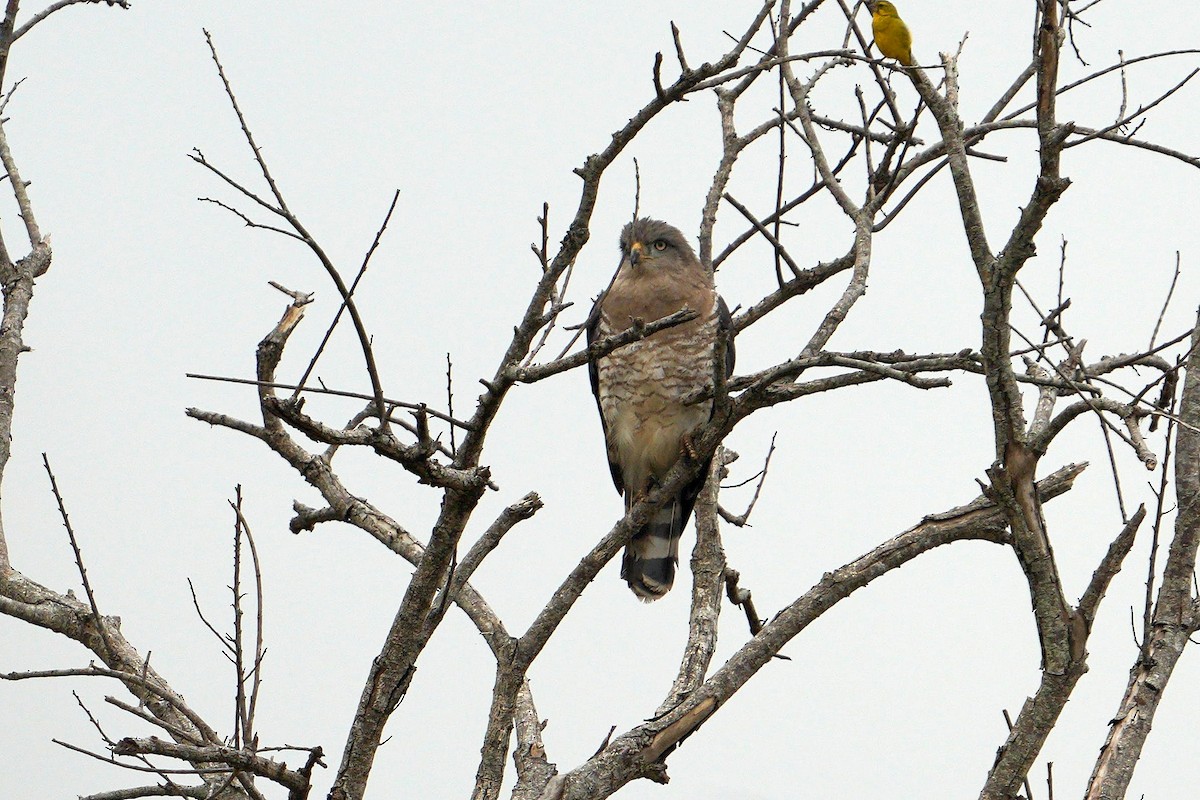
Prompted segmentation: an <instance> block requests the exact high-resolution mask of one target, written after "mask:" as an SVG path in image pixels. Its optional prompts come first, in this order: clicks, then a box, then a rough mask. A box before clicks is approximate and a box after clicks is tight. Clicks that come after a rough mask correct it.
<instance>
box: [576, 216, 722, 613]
mask: <svg viewBox="0 0 1200 800" xmlns="http://www.w3.org/2000/svg"><path fill="white" fill-rule="evenodd" d="M684 308H689V309H691V310H693V311H696V312H697V313H698V314H699V315H700V316H699V317H698V318H697V319H694V320H690V321H688V322H685V323H683V324H682V325H676V326H675V327H672V328H666V329H664V330H661V331H658V332H657V333H655V334H653V335H651V336H648V337H646V338H645V339H643V340H641V341H638V342H634V343H633V344H628V345H625V346H623V347H619V348H617V349H616V350H614V351H613V352H611V353H609V354H608V355H606V356H603V357H601V358H598V359H595V360H594V361H593V362H592V363H591V365H590V367H589V371H590V374H591V379H592V392H593V393H594V394H595V395H596V404H597V405H598V406H599V407H600V421H601V424H602V425H603V427H604V442H605V445H606V447H607V449H608V466H609V469H610V470H611V471H612V478H613V483H615V484H616V485H617V491H618V492H620V493H621V494H622V495H624V496H625V508H626V510H628V509H629V508H631V507H632V506H633V504H634V503H635V502H636V501H637V500H639V499H641V498H642V497H644V496H645V494H646V493H647V492H648V491H649V490H650V489H651V488H652V487H653V486H654V485H655V484H656V483H657V482H658V481H660V480H662V478H663V477H664V476H665V475H666V474H667V471H668V470H670V469H671V467H672V466H674V464H675V461H676V460H677V459H678V458H679V456H680V454H681V453H683V452H684V451H685V450H686V449H690V447H691V441H690V438H689V437H690V436H691V434H692V432H693V431H695V430H696V428H698V427H699V426H700V425H703V424H704V423H705V422H707V421H708V419H709V417H710V416H711V415H712V399H711V398H708V399H704V400H699V401H697V400H696V399H695V396H696V395H697V394H698V393H699V392H698V390H702V389H704V388H705V387H710V386H712V381H713V358H714V354H715V352H716V349H717V342H718V340H719V339H724V340H725V343H726V346H725V364H724V367H725V374H726V375H727V376H728V375H730V374H731V373H732V372H733V341H732V337H731V336H729V331H730V318H729V309H728V307H726V305H725V301H724V300H722V299H721V297H720V295H718V294H717V292H716V289H714V288H713V279H712V274H711V273H710V272H709V271H708V270H707V269H705V268H704V266H703V265H701V263H700V260H699V259H698V258H696V254H695V252H693V251H692V248H691V246H690V245H689V244H688V243H687V240H686V239H684V238H683V234H682V233H680V232H679V230H678V229H676V228H673V227H671V226H670V225H668V224H666V223H665V222H659V221H658V220H654V219H647V218H642V219H639V220H637V221H635V222H631V223H629V224H628V225H626V226H625V229H624V230H623V231H621V266H620V268H619V269H618V270H617V274H616V276H615V277H614V278H613V281H612V284H611V285H610V286H609V288H608V290H607V291H605V293H604V294H602V295H601V296H600V297H599V299H597V300H596V305H595V307H593V309H592V313H591V315H590V317H589V322H588V329H587V333H588V342H589V343H591V342H594V341H596V340H597V339H601V338H603V337H605V336H609V335H611V334H614V333H620V332H621V331H623V330H625V329H627V328H628V327H629V326H630V325H632V324H633V322H634V320H641V321H642V322H653V321H654V320H657V319H661V318H662V317H666V316H669V315H671V314H674V313H675V312H676V311H680V310H682V309H684ZM688 400H691V402H688ZM707 474H708V470H707V469H704V470H701V471H700V473H699V474H698V475H697V476H696V479H695V480H694V481H692V482H691V483H689V484H688V485H687V486H685V487H683V489H681V490H680V492H679V494H677V495H676V496H675V497H674V498H672V499H671V500H669V501H667V503H666V505H665V506H663V507H662V508H660V509H659V510H658V511H656V512H655V513H654V516H652V517H651V518H650V521H649V522H648V523H646V525H645V527H643V528H642V529H641V530H639V531H638V532H637V533H635V534H634V535H633V538H632V539H631V540H630V542H629V545H628V546H627V547H626V548H625V556H624V558H623V559H622V561H621V577H622V578H624V579H625V580H626V581H627V582H628V583H629V588H630V589H632V590H633V593H634V594H636V595H637V596H638V597H639V598H641V599H642V600H645V601H647V602H649V601H651V600H657V599H658V598H660V597H662V596H663V595H664V594H666V593H667V592H668V591H669V590H670V589H671V583H672V581H673V580H674V579H675V565H676V564H677V563H678V561H679V537H680V535H681V534H682V533H683V528H684V526H685V525H686V524H687V521H688V518H689V517H690V516H691V515H692V506H694V505H695V503H696V495H698V494H699V493H700V488H701V487H702V486H703V485H704V479H705V477H706V476H707Z"/></svg>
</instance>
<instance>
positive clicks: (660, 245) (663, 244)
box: [654, 239, 667, 252]
mask: <svg viewBox="0 0 1200 800" xmlns="http://www.w3.org/2000/svg"><path fill="white" fill-rule="evenodd" d="M654 249H655V250H658V251H660V252H661V251H663V250H666V249H667V243H666V242H664V241H663V240H662V239H659V240H658V241H657V242H655V243H654Z"/></svg>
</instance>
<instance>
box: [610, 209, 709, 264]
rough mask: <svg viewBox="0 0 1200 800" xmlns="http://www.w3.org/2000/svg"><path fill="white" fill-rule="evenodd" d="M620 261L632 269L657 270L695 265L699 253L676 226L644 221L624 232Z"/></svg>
mask: <svg viewBox="0 0 1200 800" xmlns="http://www.w3.org/2000/svg"><path fill="white" fill-rule="evenodd" d="M621 260H622V262H624V261H626V260H628V261H629V263H630V265H631V266H633V267H635V268H637V267H644V268H646V269H656V268H665V267H671V266H675V265H678V264H681V263H685V262H694V261H696V253H695V251H694V250H692V246H691V245H690V244H688V242H687V239H685V238H684V236H683V234H682V233H680V231H679V229H678V228H676V227H674V226H673V225H668V224H667V223H665V222H662V221H660V220H657V219H650V218H649V217H642V218H641V219H639V220H636V221H634V222H630V223H629V224H628V225H626V226H625V228H624V229H623V230H622V231H621Z"/></svg>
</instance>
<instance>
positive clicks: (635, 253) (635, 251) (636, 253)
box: [629, 242, 646, 267]
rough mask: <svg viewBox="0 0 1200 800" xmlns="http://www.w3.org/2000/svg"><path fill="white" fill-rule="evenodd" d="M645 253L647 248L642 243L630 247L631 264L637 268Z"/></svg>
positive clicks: (635, 243)
mask: <svg viewBox="0 0 1200 800" xmlns="http://www.w3.org/2000/svg"><path fill="white" fill-rule="evenodd" d="M645 252H646V247H645V246H644V245H643V244H642V243H641V242H634V243H633V244H632V245H630V246H629V263H630V264H632V265H633V266H635V267H636V266H637V265H638V263H639V262H640V261H641V260H642V256H643V255H644V254H645Z"/></svg>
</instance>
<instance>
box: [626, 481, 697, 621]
mask: <svg viewBox="0 0 1200 800" xmlns="http://www.w3.org/2000/svg"><path fill="white" fill-rule="evenodd" d="M682 500H683V498H680V497H677V498H675V499H674V500H672V501H671V502H669V503H667V504H666V505H665V506H664V507H663V508H660V509H658V511H656V512H655V513H654V516H653V517H651V518H650V521H649V522H648V523H646V526H645V527H644V528H642V529H641V530H640V531H638V532H637V533H635V534H634V535H633V538H632V539H630V540H629V544H627V545H625V555H624V556H623V557H622V559H621V577H622V578H624V579H625V582H626V583H628V584H629V588H630V589H632V590H633V593H634V594H636V595H637V596H638V599H639V600H641V601H642V602H645V603H650V602H653V601H655V600H657V599H658V598H660V597H662V596H663V595H665V594H666V593H667V592H669V591H671V584H672V583H674V582H675V565H676V564H678V563H679V537H680V536H682V535H683V528H684V526H685V525H687V521H688V517H689V516H691V511H692V508H691V504H690V503H689V504H688V506H687V512H686V514H685V513H684V509H683V508H682V505H683V503H682V502H681V501H682Z"/></svg>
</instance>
